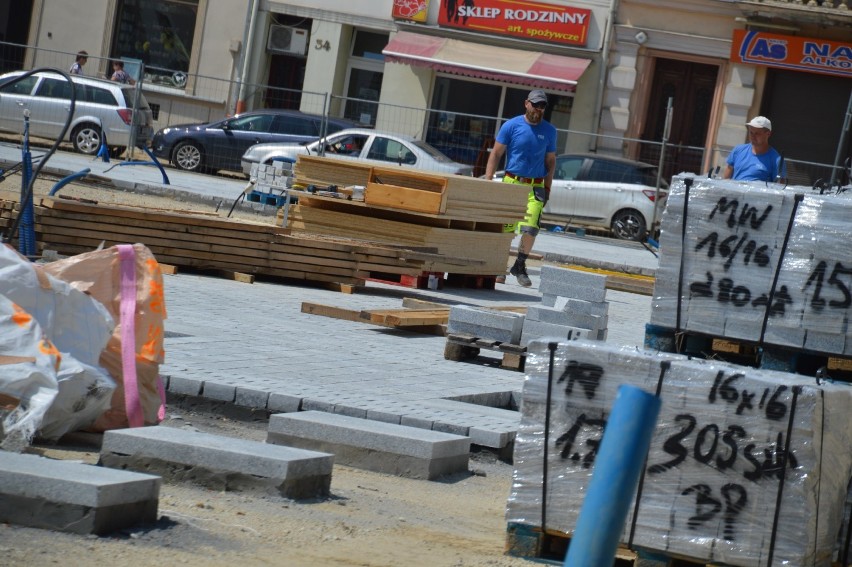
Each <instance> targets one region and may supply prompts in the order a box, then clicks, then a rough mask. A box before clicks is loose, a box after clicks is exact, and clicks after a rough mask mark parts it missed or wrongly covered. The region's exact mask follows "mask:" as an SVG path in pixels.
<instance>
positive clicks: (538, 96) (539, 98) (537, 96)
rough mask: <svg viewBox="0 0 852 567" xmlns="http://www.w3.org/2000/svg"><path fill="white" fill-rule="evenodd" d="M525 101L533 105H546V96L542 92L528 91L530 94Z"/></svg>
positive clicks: (537, 90) (538, 90)
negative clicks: (540, 103) (542, 103)
mask: <svg viewBox="0 0 852 567" xmlns="http://www.w3.org/2000/svg"><path fill="white" fill-rule="evenodd" d="M527 100H528V101H530V102H531V103H533V104H535V103H537V102H544V103H547V95H546V94H544V91H543V90H541V89H536V90H534V91H530V94H528V95H527Z"/></svg>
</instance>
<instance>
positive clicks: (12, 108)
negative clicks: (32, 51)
mask: <svg viewBox="0 0 852 567" xmlns="http://www.w3.org/2000/svg"><path fill="white" fill-rule="evenodd" d="M23 74H24V71H14V72H12V73H7V74H5V75H2V76H0V130H4V131H7V132H14V133H17V134H20V133H21V132H22V131H23V124H24V111H25V110H29V111H30V135H31V136H36V137H39V138H48V139H53V140H55V139H56V138H57V137H58V136H59V134H60V133H61V132H62V127H63V126H64V125H65V121H66V119H67V118H68V111H69V110H70V108H71V107H70V101H71V85H70V84H69V83H68V81H66V80H65V79H64V78H63V77H62V76H61V75H57V74H56V73H50V72H48V71H43V72H39V73H36V74H34V75H30V76H29V77H26V78H24V79H22V80H20V81H17V82H11V80H12V79H14V78H15V77H19V76H21V75H23ZM71 80H72V81H73V82H74V85H75V88H76V91H77V101H76V105H75V110H74V118H73V119H72V121H71V125H70V127H69V129H68V141H69V142H71V144H72V145H73V146H74V150H75V151H78V152H81V153H84V154H89V155H94V154H96V153H98V150H99V149H100V147H101V139H102V136H105V137H106V143H107V145H108V146H109V147H110V149H111V150H112V151H113V152H114V153H121V152H122V151H124V149H126V147H127V145H128V144H129V143H130V132H131V128H132V127H135V128H136V139H135V145H137V146H142V145H147V144H148V142H149V141H150V140H151V137H152V136H153V133H154V129H153V127H152V126H153V123H154V117H153V114H152V113H151V108H150V107H149V106H148V101H147V100H145V96H144V95H143V94H142V93H141V92H140V93H139V101H138V103H139V112H137V113H135V116H134V112H133V100H134V98H135V97H136V87H135V86H132V85H126V84H121V83H116V82H114V81H106V80H102V79H95V78H93V77H84V76H79V75H71Z"/></svg>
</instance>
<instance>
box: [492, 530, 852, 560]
mask: <svg viewBox="0 0 852 567" xmlns="http://www.w3.org/2000/svg"><path fill="white" fill-rule="evenodd" d="M570 544H571V537H570V536H569V535H568V534H565V533H562V532H558V531H554V530H542V529H541V528H540V527H535V526H530V525H527V524H520V523H516V522H510V523H509V524H508V526H507V528H506V550H505V551H506V555H511V556H513V557H522V558H524V559H530V560H532V561H534V562H535V563H545V564H551V565H562V564H563V563H564V561H565V556H566V553H567V552H568V547H569V546H570ZM612 565H613V567H714V566H715V565H717V564H708V563H706V562H704V561H700V560H699V561H696V560H695V559H694V558H688V557H679V556H671V555H667V554H664V553H660V552H656V551H649V550H644V549H628V548H626V547H623V546H619V547H618V549H617V550H616V552H615V559H614V561H613V563H612ZM831 565H832V567H849V565H850V564H849V563H846V565H844V564H843V562H842V561H838V562H834V563H832V564H831Z"/></svg>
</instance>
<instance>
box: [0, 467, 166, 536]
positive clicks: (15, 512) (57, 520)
mask: <svg viewBox="0 0 852 567" xmlns="http://www.w3.org/2000/svg"><path fill="white" fill-rule="evenodd" d="M160 483H161V480H160V477H157V476H152V475H149V474H140V473H135V472H130V471H117V470H113V469H108V468H103V467H96V466H92V465H86V464H82V463H77V462H72V461H62V460H55V459H47V458H45V457H40V456H37V455H22V454H18V453H11V452H8V451H0V522H7V523H10V524H17V525H22V526H29V527H34V528H42V529H49V530H58V531H64V532H72V533H76V534H98V535H102V534H107V533H109V532H112V531H115V530H120V529H124V528H129V527H132V526H136V525H139V524H149V523H153V522H155V521H156V520H157V506H158V503H159V498H160Z"/></svg>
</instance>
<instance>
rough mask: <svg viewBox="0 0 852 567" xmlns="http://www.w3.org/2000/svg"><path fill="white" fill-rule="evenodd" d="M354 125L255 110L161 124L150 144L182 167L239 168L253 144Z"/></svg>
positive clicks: (307, 139) (313, 137) (296, 113)
mask: <svg viewBox="0 0 852 567" xmlns="http://www.w3.org/2000/svg"><path fill="white" fill-rule="evenodd" d="M324 120H325V121H324ZM324 124H325V132H323V130H322V129H323V125H324ZM355 126H358V124H357V123H355V122H352V121H351V120H344V119H340V118H325V119H324V118H323V117H322V116H320V115H316V114H307V113H304V112H299V111H298V110H280V109H269V110H256V111H252V112H244V113H242V114H237V115H236V116H233V117H231V118H226V119H224V120H219V121H218V122H209V123H206V124H181V125H177V126H169V127H167V128H163V129H161V130H159V131H158V132H157V133H156V134H154V139H153V140H152V142H151V147H152V149H153V152H154V155H156V156H157V157H158V158H160V159H163V160H166V161H169V162H170V163H171V164H172V165H174V166H175V167H176V168H178V169H183V170H185V171H197V172H213V171H218V170H220V169H226V170H230V171H240V158H242V156H243V154H244V153H245V151H246V150H247V149H248V148H249V147H251V146H253V145H255V144H261V143H266V142H289V143H292V142H297V143H298V142H311V141H313V140H316V139H317V138H320V137H321V136H322V135H323V134H324V133H326V134H330V133H333V132H337V131H338V130H343V129H344V128H353V127H355Z"/></svg>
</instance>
